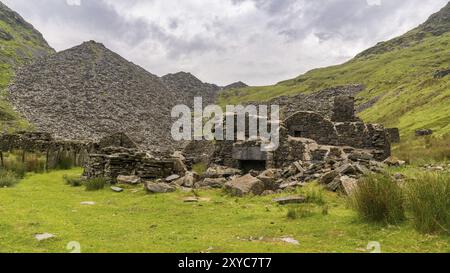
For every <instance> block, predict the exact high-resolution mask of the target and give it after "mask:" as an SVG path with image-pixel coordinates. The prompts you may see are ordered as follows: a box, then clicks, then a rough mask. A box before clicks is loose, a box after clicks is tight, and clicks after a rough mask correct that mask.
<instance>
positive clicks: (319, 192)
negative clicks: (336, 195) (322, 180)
mask: <svg viewBox="0 0 450 273" xmlns="http://www.w3.org/2000/svg"><path fill="white" fill-rule="evenodd" d="M304 195H305V197H306V202H307V203H312V204H316V205H319V206H323V205H325V204H326V201H325V195H324V189H323V188H322V187H309V188H307V189H306V190H305V191H304Z"/></svg>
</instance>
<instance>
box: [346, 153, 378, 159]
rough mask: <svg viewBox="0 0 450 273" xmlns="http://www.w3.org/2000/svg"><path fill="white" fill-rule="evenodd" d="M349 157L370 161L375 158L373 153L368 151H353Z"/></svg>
mask: <svg viewBox="0 0 450 273" xmlns="http://www.w3.org/2000/svg"><path fill="white" fill-rule="evenodd" d="M348 158H349V159H350V160H352V161H370V160H373V155H372V154H371V153H369V152H366V151H353V152H352V153H350V154H349V155H348Z"/></svg>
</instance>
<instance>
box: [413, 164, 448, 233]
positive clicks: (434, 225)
mask: <svg viewBox="0 0 450 273" xmlns="http://www.w3.org/2000/svg"><path fill="white" fill-rule="evenodd" d="M406 193H407V194H406V195H407V200H408V204H409V207H410V210H411V211H412V214H413V219H414V225H415V227H416V229H417V230H419V231H420V232H423V233H447V234H449V235H450V175H448V174H447V175H445V174H440V173H432V172H428V173H423V174H419V175H417V176H416V177H415V179H412V180H411V181H409V182H408V184H407V187H406Z"/></svg>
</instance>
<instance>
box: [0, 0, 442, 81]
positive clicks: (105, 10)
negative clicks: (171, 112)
mask: <svg viewBox="0 0 450 273" xmlns="http://www.w3.org/2000/svg"><path fill="white" fill-rule="evenodd" d="M1 1H3V2H5V3H6V4H7V5H9V6H10V7H11V8H13V9H15V10H16V11H18V12H19V13H20V14H21V15H23V17H24V18H25V19H26V20H28V21H30V22H31V23H33V24H35V26H36V27H37V28H38V29H39V30H40V31H41V32H43V34H44V37H45V38H46V39H47V40H48V42H49V43H50V45H53V46H55V47H57V49H59V50H61V49H65V48H69V47H72V46H75V45H76V43H81V42H82V40H86V39H94V40H98V41H99V42H103V43H105V45H107V46H108V47H110V48H111V49H113V50H114V51H116V52H117V53H119V54H121V55H123V56H124V57H126V58H128V59H130V61H133V62H135V63H138V64H139V65H141V66H143V67H145V68H146V69H148V70H149V71H150V72H152V73H155V74H159V75H162V74H166V73H169V72H176V71H179V70H186V71H190V72H192V73H194V74H196V75H197V76H199V77H200V78H201V79H202V80H205V81H208V82H214V83H218V84H223V85H225V84H228V83H230V82H234V81H239V80H242V81H246V82H248V83H249V84H253V85H264V84H272V83H275V82H278V81H281V80H285V79H288V78H290V77H293V76H296V75H298V74H300V73H302V72H305V71H307V70H309V69H312V68H316V67H318V66H326V65H333V64H337V63H339V62H342V61H345V60H348V59H349V58H350V56H352V55H353V56H354V55H355V54H357V53H358V52H359V51H361V50H363V49H365V48H367V47H369V46H371V45H374V44H375V43H376V42H378V41H380V40H386V39H389V38H392V37H394V36H396V35H399V34H401V33H402V32H403V31H406V30H408V29H410V28H412V27H414V26H416V25H418V24H419V23H421V22H423V21H424V20H425V19H426V17H427V16H429V15H430V14H431V13H432V12H435V11H437V10H439V9H440V8H441V7H443V6H444V5H445V4H446V3H447V2H448V0H381V1H382V2H381V5H379V6H377V5H369V4H368V2H367V0H227V1H224V0H204V1H205V2H201V3H200V2H199V1H198V0H195V1H194V0H182V1H179V0H121V1H119V0H82V4H81V6H69V5H67V4H66V1H65V0H33V1H31V0H1ZM167 3H169V4H167ZM250 4H251V5H250ZM241 5H242V6H243V8H242V9H240V7H241ZM244 5H245V7H244ZM156 7H158V8H159V9H158V10H157V12H153V13H152V12H151V11H154V10H152V9H153V8H156ZM144 8H147V9H146V10H147V11H149V12H150V13H151V14H152V15H148V14H145V13H142V12H141V13H140V12H137V14H140V15H136V13H133V11H136V10H138V11H140V10H141V9H144ZM152 16H153V17H154V18H152ZM205 17H206V18H205ZM311 37H313V39H310V38H311Z"/></svg>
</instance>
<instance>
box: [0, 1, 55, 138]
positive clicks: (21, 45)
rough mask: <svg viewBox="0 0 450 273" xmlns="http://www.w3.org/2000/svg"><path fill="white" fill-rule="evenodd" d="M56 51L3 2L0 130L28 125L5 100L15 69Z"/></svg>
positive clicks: (0, 16) (0, 15) (0, 18)
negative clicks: (6, 88) (6, 89)
mask: <svg viewBox="0 0 450 273" xmlns="http://www.w3.org/2000/svg"><path fill="white" fill-rule="evenodd" d="M53 52H54V51H53V49H52V48H50V46H49V45H48V44H47V42H46V41H45V40H44V38H43V37H42V35H41V33H39V32H38V31H37V30H35V29H34V27H33V26H32V25H31V24H29V23H27V22H26V21H25V20H24V19H23V18H22V17H21V16H20V15H19V14H17V13H16V12H14V11H12V10H11V9H9V8H8V7H7V6H5V5H4V4H3V3H1V2H0V130H2V131H3V130H7V129H14V128H24V127H26V126H27V124H26V122H25V121H24V120H22V119H21V118H20V117H19V116H18V115H17V113H16V112H15V111H14V110H13V109H12V108H11V106H10V105H9V104H8V103H7V102H6V101H5V91H4V89H5V87H6V86H7V85H8V84H9V82H10V80H11V77H12V76H13V74H14V70H15V69H16V68H17V67H19V66H20V65H22V64H24V63H27V62H29V61H30V60H32V59H34V58H36V57H40V56H45V55H48V54H50V53H53Z"/></svg>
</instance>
